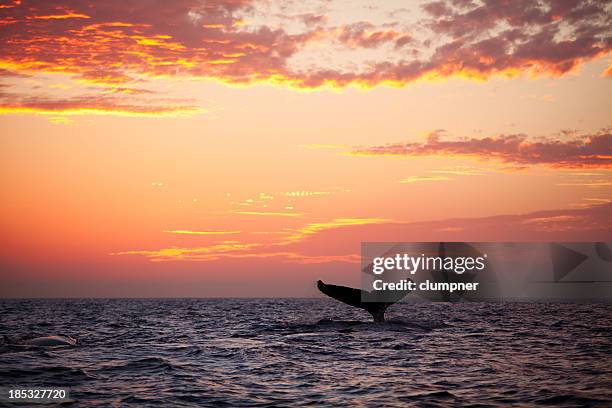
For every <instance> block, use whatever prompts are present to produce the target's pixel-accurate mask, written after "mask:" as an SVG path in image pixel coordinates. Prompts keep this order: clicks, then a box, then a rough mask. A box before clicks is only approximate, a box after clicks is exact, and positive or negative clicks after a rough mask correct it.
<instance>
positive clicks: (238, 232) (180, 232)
mask: <svg viewBox="0 0 612 408" xmlns="http://www.w3.org/2000/svg"><path fill="white" fill-rule="evenodd" d="M164 232H165V233H167V234H180V235H233V234H240V233H241V232H242V231H238V230H232V231H192V230H164Z"/></svg>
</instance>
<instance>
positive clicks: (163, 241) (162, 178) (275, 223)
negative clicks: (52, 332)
mask: <svg viewBox="0 0 612 408" xmlns="http://www.w3.org/2000/svg"><path fill="white" fill-rule="evenodd" d="M403 3H404V2H399V1H389V2H385V4H384V5H381V4H378V3H377V2H365V1H355V0H352V1H350V2H349V1H339V0H337V1H320V2H308V4H307V5H298V4H294V3H292V2H287V3H274V4H271V3H269V2H263V1H253V0H215V1H210V2H200V1H191V0H180V1H175V2H163V3H160V4H157V5H156V6H155V7H149V6H146V5H145V3H144V2H141V1H121V2H115V1H105V2H94V1H90V0H86V1H83V2H79V3H74V2H63V1H44V2H42V1H41V2H35V1H26V0H24V1H0V38H2V42H1V43H2V46H1V47H2V52H0V130H1V136H0V138H1V139H0V141H1V142H0V143H1V147H2V148H1V149H0V155H1V156H0V159H1V161H0V163H1V164H0V168H1V172H0V187H1V190H0V191H1V192H0V194H1V196H0V227H1V228H0V231H2V242H3V245H2V246H1V249H0V265H1V266H2V267H1V268H0V280H1V282H2V285H0V296H3V297H14V296H43V297H47V296H311V295H315V293H316V289H315V288H314V285H313V282H315V281H316V280H317V279H319V278H323V279H327V280H330V281H333V282H337V283H350V284H354V285H356V284H357V282H358V280H359V273H358V262H359V243H360V242H361V241H395V240H399V241H401V240H404V241H430V240H433V241H436V240H465V241H534V240H536V241H542V240H545V241H551V240H565V241H583V240H607V241H609V240H610V239H611V238H612V224H611V222H612V221H610V220H612V217H610V216H611V215H612V202H611V201H612V194H611V193H612V134H611V133H610V129H611V128H610V126H611V122H610V118H611V113H612V109H611V108H612V82H611V81H612V80H611V73H612V70H611V66H612V65H611V64H612V55H611V53H610V51H611V50H612V35H611V31H610V27H611V26H612V25H611V24H610V20H611V16H612V10H611V6H610V4H607V3H596V4H595V5H592V4H591V3H587V2H582V1H577V2H562V3H561V4H559V3H558V2H552V3H551V4H548V2H543V3H542V4H541V5H540V6H537V5H536V4H535V3H533V2H527V3H525V4H522V3H523V2H521V1H516V2H508V3H504V2H499V3H497V4H494V5H482V4H480V3H473V4H472V2H470V1H455V2H448V3H446V2H422V3H419V4H417V3H414V4H411V6H410V7H409V8H406V7H405V5H403Z"/></svg>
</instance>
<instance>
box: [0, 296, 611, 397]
mask: <svg viewBox="0 0 612 408" xmlns="http://www.w3.org/2000/svg"><path fill="white" fill-rule="evenodd" d="M387 316H388V317H392V318H393V321H392V322H391V323H386V324H380V325H377V324H374V323H370V322H368V320H369V316H368V315H367V314H366V313H365V312H362V311H360V310H358V309H354V308H351V307H348V306H345V305H343V304H340V303H338V302H335V301H333V300H328V299H161V300H155V299H146V300H137V299H132V300H130V299H123V300H119V299H116V300H0V334H3V335H5V334H7V335H28V336H45V335H57V334H63V335H69V336H72V337H74V338H76V339H78V344H77V345H76V346H74V347H68V346H57V347H45V348H41V347H32V346H22V345H9V344H4V345H0V386H21V387H23V386H67V387H69V389H70V401H68V402H64V403H63V405H66V406H117V407H119V406H121V407H123V406H151V407H153V406H155V407H160V406H163V407H172V406H180V407H183V406H184V407H191V406H227V407H242V406H244V407H255V406H257V407H265V406H295V405H302V406H312V405H317V404H324V405H336V406H376V407H378V406H442V407H445V406H474V407H476V406H481V407H486V406H495V405H507V404H512V405H514V406H533V405H536V404H542V405H554V406H568V407H574V406H612V305H609V304H551V303H454V304H450V303H419V304H397V305H394V306H392V307H391V308H390V309H389V311H388V312H387ZM26 405H27V404H26ZM20 406H25V405H20ZM47 406H48V405H47Z"/></svg>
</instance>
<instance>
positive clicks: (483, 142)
mask: <svg viewBox="0 0 612 408" xmlns="http://www.w3.org/2000/svg"><path fill="white" fill-rule="evenodd" d="M442 134H443V132H441V131H435V132H432V133H431V134H430V135H429V136H428V138H427V140H426V141H425V142H423V143H419V142H408V143H394V144H388V145H383V146H372V147H363V148H357V149H355V150H353V152H352V154H355V155H368V156H382V155H393V156H445V155H449V156H450V155H452V156H466V157H476V158H479V159H487V160H488V159H493V160H498V161H500V162H503V163H512V164H518V165H537V164H543V165H547V166H551V167H565V168H583V167H585V168H586V167H589V168H602V169H609V168H612V134H611V133H610V131H609V130H603V131H601V132H599V133H596V134H590V135H582V136H577V137H570V138H564V139H552V138H547V139H537V140H534V139H530V138H528V137H527V136H526V135H524V134H516V135H497V136H490V137H484V138H465V139H456V140H443V139H442V137H441V135H442Z"/></svg>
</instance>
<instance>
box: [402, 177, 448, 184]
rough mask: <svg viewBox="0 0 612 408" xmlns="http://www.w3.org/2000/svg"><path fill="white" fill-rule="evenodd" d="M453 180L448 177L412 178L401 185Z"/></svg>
mask: <svg viewBox="0 0 612 408" xmlns="http://www.w3.org/2000/svg"><path fill="white" fill-rule="evenodd" d="M450 180H452V178H450V177H446V176H411V177H406V178H403V179H401V180H400V183H403V184H411V183H422V182H427V181H450Z"/></svg>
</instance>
